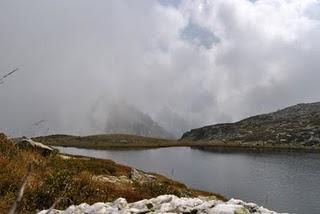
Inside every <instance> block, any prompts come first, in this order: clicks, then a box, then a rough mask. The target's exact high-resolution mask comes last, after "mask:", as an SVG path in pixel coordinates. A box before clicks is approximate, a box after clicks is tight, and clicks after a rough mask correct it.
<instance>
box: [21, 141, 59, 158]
mask: <svg viewBox="0 0 320 214" xmlns="http://www.w3.org/2000/svg"><path fill="white" fill-rule="evenodd" d="M15 145H16V146H18V147H19V148H22V149H31V150H35V151H38V152H40V153H41V154H42V155H44V156H47V155H50V154H52V153H54V152H57V151H56V150H55V149H53V148H52V147H50V146H46V145H44V144H42V143H39V142H36V141H33V140H31V139H30V138H27V137H22V138H19V139H15Z"/></svg>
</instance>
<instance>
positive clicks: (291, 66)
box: [0, 0, 320, 136]
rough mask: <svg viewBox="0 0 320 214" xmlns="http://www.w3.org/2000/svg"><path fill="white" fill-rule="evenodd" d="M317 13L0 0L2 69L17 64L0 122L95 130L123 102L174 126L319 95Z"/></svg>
mask: <svg viewBox="0 0 320 214" xmlns="http://www.w3.org/2000/svg"><path fill="white" fill-rule="evenodd" d="M319 14H320V1H318V0H286V1H283V0H258V1H248V0H213V1H206V0H185V1H177V0H175V1H168V0H166V1H164V0H161V1H155V0H154V1H152V0H140V1H124V0H110V1H103V0H97V1H94V2H92V1H85V0H70V1H63V0H57V1H49V0H31V1H22V0H21V1H19V0H2V1H1V2H0V26H1V28H0V59H1V63H0V74H1V76H3V75H5V74H6V73H8V72H9V71H10V70H13V69H14V68H16V67H18V68H19V72H16V73H15V75H14V76H11V77H10V78H8V79H6V82H5V83H4V84H1V85H0V100H1V101H0V130H1V131H4V132H6V133H8V134H11V135H42V134H45V133H47V134H49V133H70V134H80V135H83V134H91V133H97V132H99V129H97V128H96V127H95V126H92V120H93V119H95V118H104V117H105V115H107V114H108V112H110V111H111V110H110V108H112V105H107V104H108V103H110V102H112V101H117V102H122V101H124V102H126V103H127V104H129V105H130V106H133V107H134V108H135V109H139V111H141V112H143V113H144V114H147V115H149V116H150V117H151V118H153V119H154V120H156V121H157V122H158V123H159V124H160V125H161V126H162V127H164V128H165V129H166V130H167V131H169V132H171V133H174V134H175V135H176V136H179V135H181V134H182V132H184V131H186V130H188V129H190V128H194V127H199V126H203V125H207V124H213V123H217V122H231V121H235V120H238V119H241V118H244V117H246V116H249V115H253V114H257V113H263V112H268V111H272V110H276V109H278V108H281V107H284V106H287V105H291V104H295V103H300V102H312V101H319V100H320V94H319V91H320V84H319V80H320V71H319V68H320V60H318V58H319V56H320V40H319V38H320V16H319ZM97 102H98V103H101V102H102V103H103V102H105V103H106V104H104V105H103V106H106V107H105V112H104V111H103V110H99V112H98V113H97V112H93V109H94V108H95V107H94V106H95V105H96V103H97ZM40 120H45V122H43V123H41V124H39V125H38V126H35V125H34V124H35V123H36V122H37V121H40Z"/></svg>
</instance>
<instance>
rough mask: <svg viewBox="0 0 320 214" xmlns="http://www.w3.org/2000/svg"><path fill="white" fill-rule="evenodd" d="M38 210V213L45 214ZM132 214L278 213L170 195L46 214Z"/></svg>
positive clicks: (242, 204)
mask: <svg viewBox="0 0 320 214" xmlns="http://www.w3.org/2000/svg"><path fill="white" fill-rule="evenodd" d="M46 213H47V210H42V211H40V212H38V214H46ZM71 213H76V214H98V213H99V214H111V213H114V214H131V213H132V214H135V213H137V214H138V213H139V214H142V213H181V214H183V213H188V214H278V213H276V212H273V211H270V210H267V209H265V208H263V207H259V206H257V205H256V204H254V203H246V202H243V201H241V200H236V199H231V200H229V201H227V202H222V201H218V200H212V199H211V198H210V197H198V198H179V197H177V196H174V195H161V196H158V197H157V198H152V199H149V200H147V199H145V200H141V201H137V202H134V203H127V201H126V200H125V199H124V198H119V199H117V200H115V201H114V202H113V203H95V204H93V205H91V206H89V205H88V204H85V203H84V204H80V205H79V206H74V205H73V206H70V207H69V208H67V209H66V210H64V211H60V210H52V212H51V213H50V214H71Z"/></svg>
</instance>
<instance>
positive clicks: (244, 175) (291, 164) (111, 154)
mask: <svg viewBox="0 0 320 214" xmlns="http://www.w3.org/2000/svg"><path fill="white" fill-rule="evenodd" d="M57 148H59V150H60V151H61V152H64V153H68V154H77V155H84V156H90V157H97V158H103V159H112V160H114V161H116V162H119V163H122V164H126V165H129V166H132V167H136V168H139V169H142V170H145V171H150V172H157V173H160V174H163V175H166V176H168V177H171V178H173V179H175V180H179V181H182V182H183V183H185V184H187V185H188V186H190V187H193V188H198V189H202V190H206V191H211V192H218V193H220V194H222V195H224V196H226V197H234V198H239V199H242V200H245V201H252V202H255V203H258V204H260V205H263V206H265V207H267V208H270V209H273V210H276V211H281V212H291V213H293V212H294V213H301V214H304V213H320V203H319V202H318V200H319V198H320V188H319V187H320V155H319V154H307V153H303V154H300V153H276V154H271V153H267V154H264V153H222V152H210V151H202V150H196V149H191V148H187V147H178V148H160V149H149V150H121V151H115V150H112V151H110V150H109V151H108V150H88V149H77V148H70V147H69V148H65V147H57Z"/></svg>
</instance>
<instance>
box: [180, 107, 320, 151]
mask: <svg viewBox="0 0 320 214" xmlns="http://www.w3.org/2000/svg"><path fill="white" fill-rule="evenodd" d="M181 139H182V140H192V141H199V140H209V141H210V140H222V141H231V142H232V141H236V142H240V143H254V142H263V143H269V144H281V143H290V144H302V145H308V146H312V145H315V144H320V102H314V103H300V104H297V105H293V106H289V107H286V108H284V109H281V110H278V111H275V112H271V113H266V114H260V115H256V116H251V117H248V118H245V119H243V120H240V121H238V122H235V123H221V124H215V125H209V126H204V127H201V128H197V129H192V130H190V131H188V132H186V133H184V134H183V136H182V137H181Z"/></svg>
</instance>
